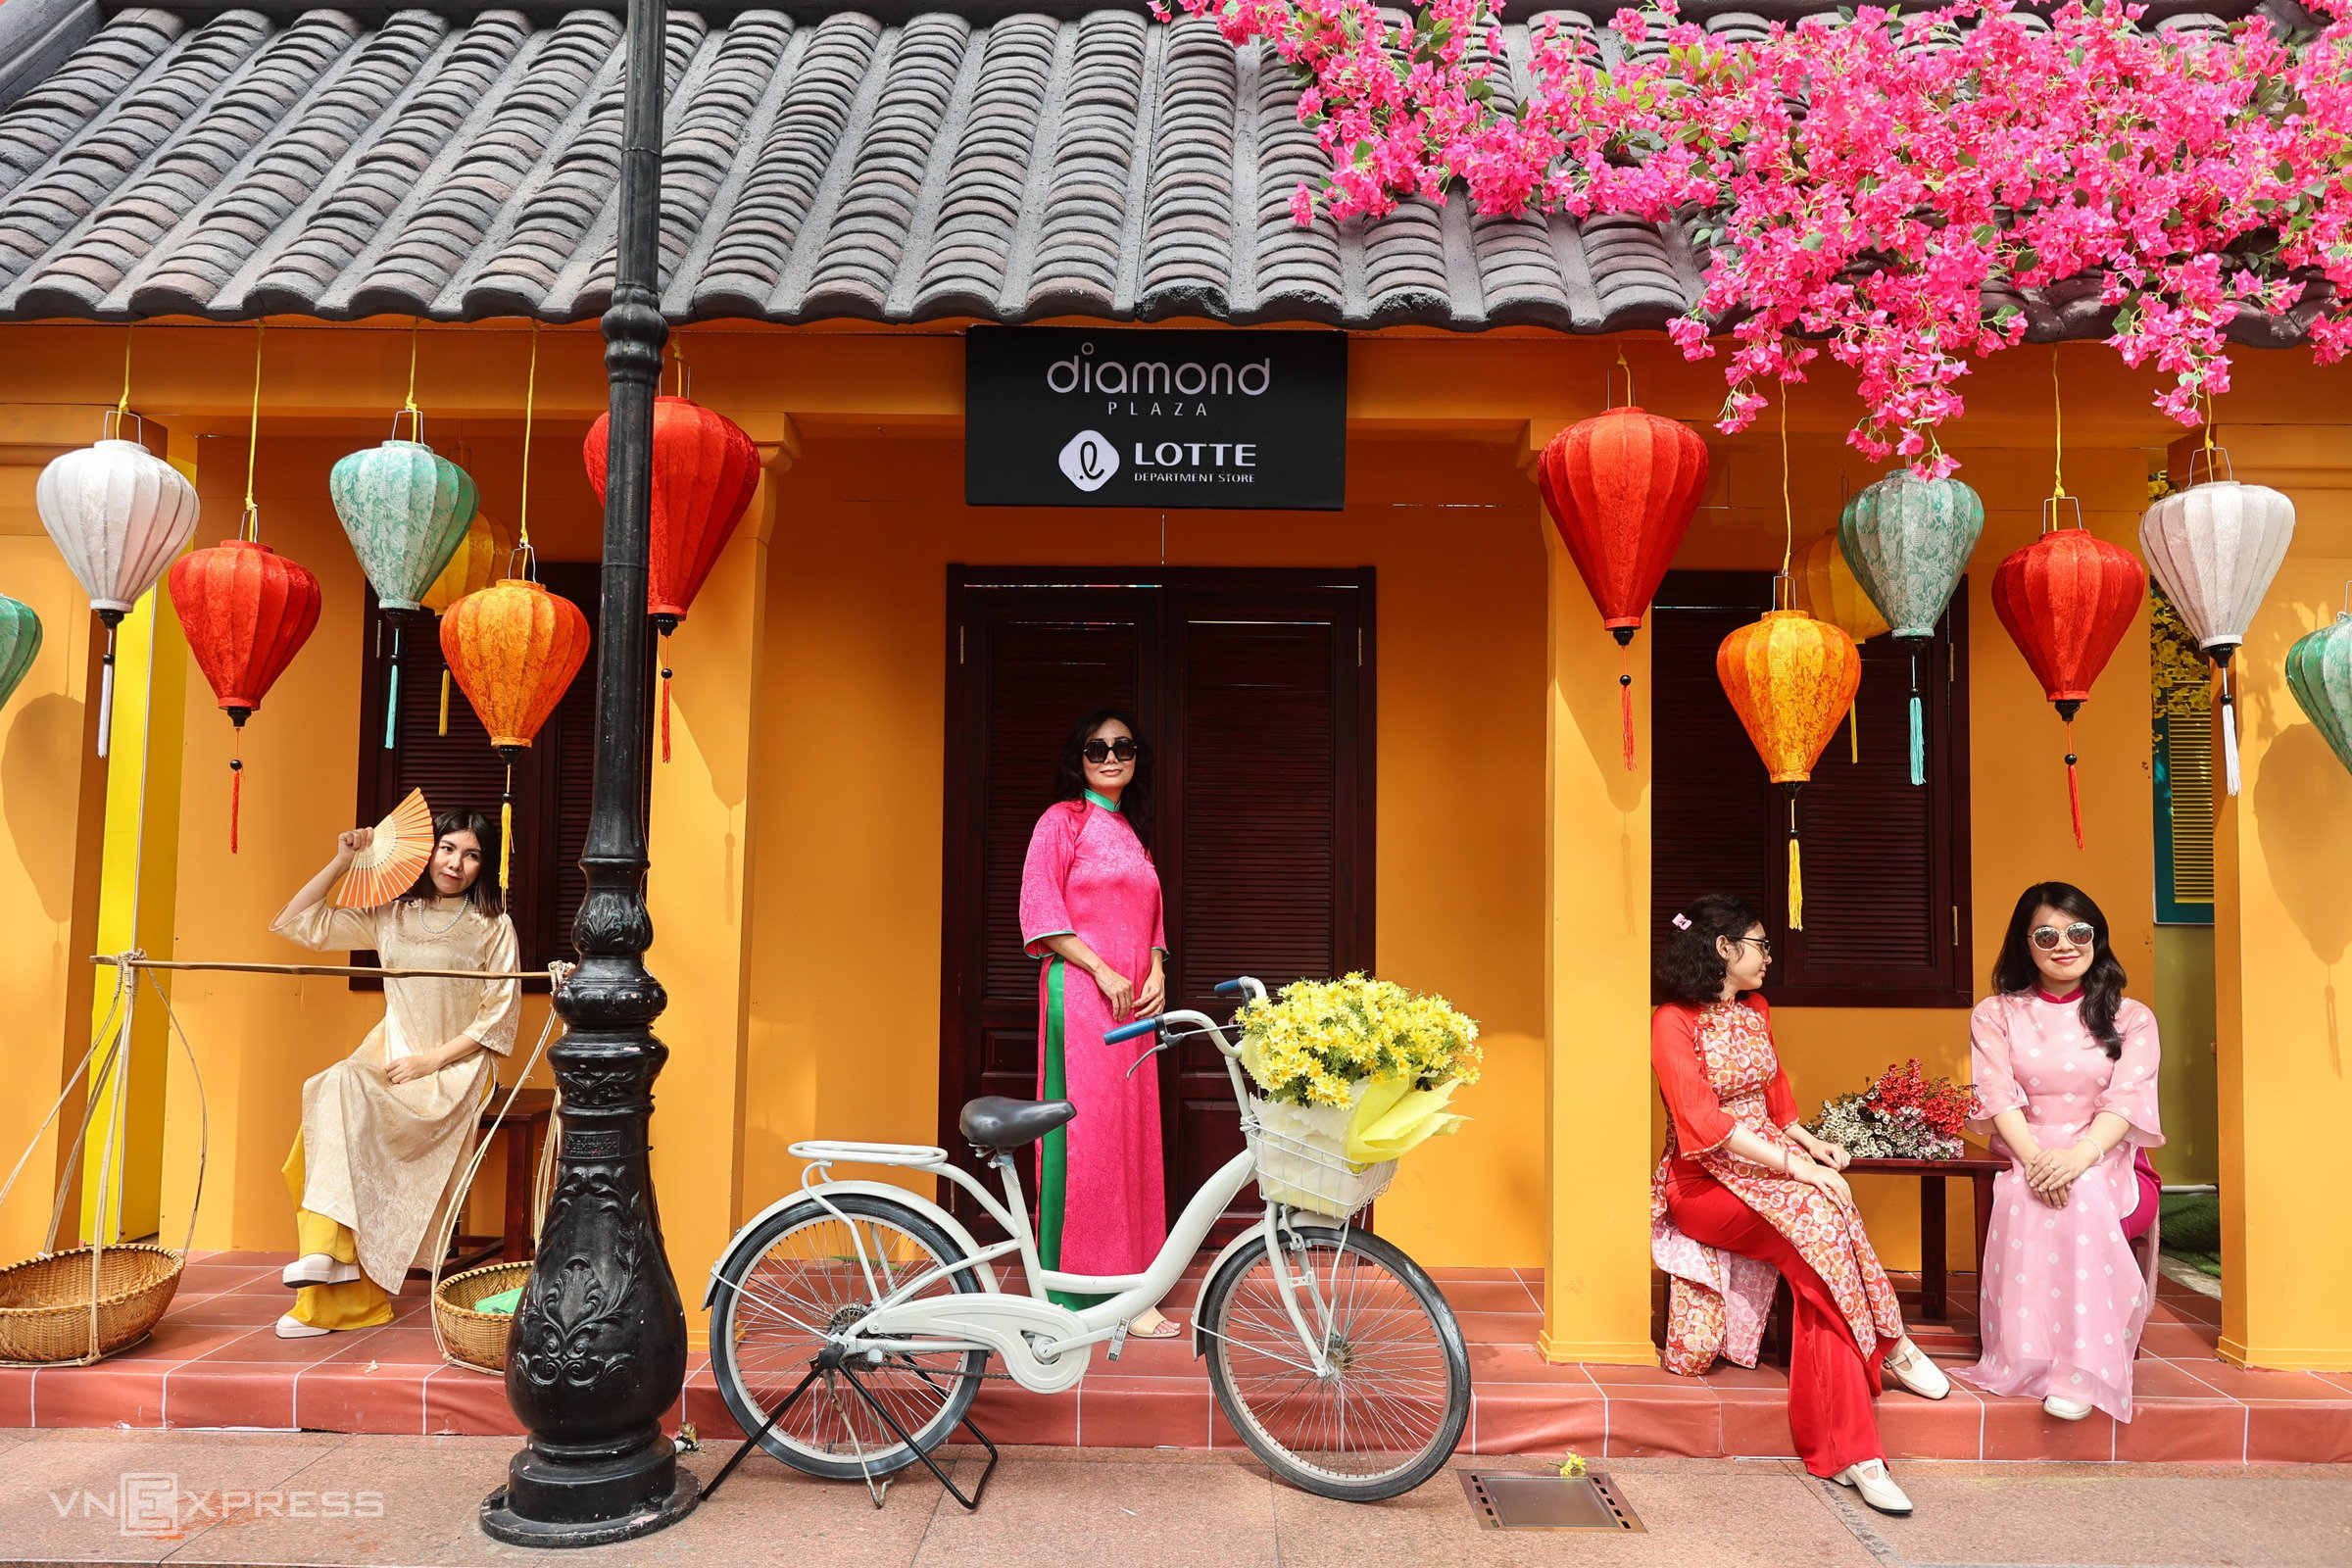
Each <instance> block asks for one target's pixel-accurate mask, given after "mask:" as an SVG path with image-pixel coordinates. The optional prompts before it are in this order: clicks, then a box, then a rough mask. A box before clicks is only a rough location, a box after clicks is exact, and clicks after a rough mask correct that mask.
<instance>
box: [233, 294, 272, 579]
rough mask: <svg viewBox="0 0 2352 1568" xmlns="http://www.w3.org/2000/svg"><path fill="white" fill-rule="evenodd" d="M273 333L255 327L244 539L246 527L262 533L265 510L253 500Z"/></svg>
mask: <svg viewBox="0 0 2352 1568" xmlns="http://www.w3.org/2000/svg"><path fill="white" fill-rule="evenodd" d="M269 330H270V326H269V323H268V322H266V321H256V322H254V323H253V414H252V417H251V418H250V419H249V420H248V421H247V424H246V428H245V515H244V516H243V518H241V519H240V520H239V522H238V525H237V531H238V533H239V534H240V535H242V534H243V533H244V531H245V524H246V523H248V522H250V523H252V524H253V531H254V534H255V536H256V538H257V539H258V538H259V536H260V534H261V531H262V526H261V518H260V515H259V514H260V512H261V508H260V506H259V505H257V504H256V503H255V501H254V499H253V476H254V465H255V464H256V462H257V461H258V460H259V459H260V457H261V451H262V342H263V336H264V334H265V333H267V332H268V331H269Z"/></svg>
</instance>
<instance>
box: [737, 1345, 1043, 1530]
mask: <svg viewBox="0 0 2352 1568" xmlns="http://www.w3.org/2000/svg"><path fill="white" fill-rule="evenodd" d="M841 1375H842V1377H843V1379H844V1380H846V1381H847V1382H848V1383H849V1385H850V1387H851V1388H852V1389H853V1390H855V1391H856V1392H857V1395H858V1397H859V1398H860V1399H863V1400H864V1401H865V1402H866V1405H867V1407H868V1408H869V1409H871V1410H872V1411H873V1412H874V1414H876V1415H878V1416H880V1417H881V1418H882V1423H883V1425H885V1426H887V1427H889V1428H890V1430H891V1432H892V1434H893V1435H894V1436H896V1437H897V1438H898V1440H899V1441H900V1442H901V1443H904V1444H905V1445H907V1447H909V1448H912V1449H913V1450H914V1456H915V1457H916V1458H917V1459H920V1460H922V1461H923V1468H924V1469H926V1470H928V1471H930V1472H931V1479H932V1480H934V1481H936V1482H938V1483H939V1484H940V1486H941V1487H942V1488H944V1489H945V1490H946V1492H947V1494H948V1495H949V1496H951V1497H954V1498H955V1499H956V1501H957V1502H958V1503H961V1504H962V1505H963V1511H964V1512H965V1513H977V1512H979V1511H980V1499H981V1498H982V1497H983V1496H985V1495H987V1493H988V1478H989V1477H990V1476H992V1475H994V1474H996V1471H997V1460H998V1458H999V1457H1000V1455H999V1454H998V1452H997V1446H996V1445H995V1444H994V1443H992V1442H990V1441H989V1437H988V1434H987V1433H985V1432H983V1431H981V1430H980V1429H979V1428H978V1427H977V1426H975V1425H973V1424H972V1418H971V1414H970V1412H968V1411H967V1412H965V1414H964V1415H963V1417H962V1418H961V1419H960V1420H958V1421H957V1422H956V1425H957V1426H960V1427H962V1428H963V1430H964V1431H966V1432H969V1433H970V1434H971V1435H972V1436H973V1437H974V1438H977V1439H978V1440H979V1442H980V1446H982V1447H983V1448H986V1449H987V1450H988V1463H987V1464H985V1465H983V1466H982V1467H981V1470H980V1480H979V1483H978V1484H977V1485H975V1486H974V1487H973V1488H972V1495H970V1496H968V1497H967V1496H965V1495H963V1493H962V1491H961V1490H959V1489H958V1488H957V1487H956V1483H955V1482H953V1481H950V1480H949V1479H948V1473H947V1472H946V1471H945V1470H942V1469H941V1468H940V1467H939V1465H938V1464H937V1463H936V1462H935V1461H933V1459H932V1457H931V1455H930V1454H929V1453H927V1452H925V1451H924V1450H923V1449H921V1448H917V1447H915V1446H914V1439H913V1437H912V1436H911V1435H909V1434H908V1432H907V1429H906V1428H905V1427H903V1426H901V1425H900V1424H899V1418H898V1417H897V1416H895V1415H892V1414H891V1413H890V1411H889V1410H888V1409H887V1408H885V1407H884V1406H883V1403H882V1401H881V1400H879V1399H877V1398H875V1397H874V1396H873V1393H872V1391H870V1390H869V1389H867V1388H866V1386H865V1384H864V1382H863V1381H862V1380H860V1379H859V1378H858V1374H857V1373H855V1372H853V1371H851V1370H850V1369H849V1368H848V1367H847V1366H844V1367H843V1368H842V1369H841ZM806 1386H807V1385H806V1384H804V1385H803V1387H806ZM705 1495H706V1496H707V1495H709V1494H707V1493H706V1494H705Z"/></svg>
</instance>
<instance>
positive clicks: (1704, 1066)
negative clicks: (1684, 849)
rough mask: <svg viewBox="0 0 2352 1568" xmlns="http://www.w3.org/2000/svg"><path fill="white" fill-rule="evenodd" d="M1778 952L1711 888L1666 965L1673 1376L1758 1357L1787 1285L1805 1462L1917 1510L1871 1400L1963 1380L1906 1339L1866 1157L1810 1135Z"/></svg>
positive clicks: (1670, 945) (1656, 1229) (1795, 1418)
mask: <svg viewBox="0 0 2352 1568" xmlns="http://www.w3.org/2000/svg"><path fill="white" fill-rule="evenodd" d="M1771 966H1772V943H1771V941H1770V939H1769V938H1767V937H1766V936H1765V934H1764V925H1763V922H1762V921H1760V920H1759V919H1757V918H1756V913H1755V911H1754V910H1753V909H1752V908H1750V907H1748V905H1747V903H1746V901H1745V900H1742V899H1739V898H1734V897H1732V896H1730V895H1727V894H1710V895H1709V896H1707V897H1706V898H1703V899H1700V900H1698V901H1697V902H1696V903H1694V904H1692V905H1691V906H1689V907H1687V908H1686V909H1685V910H1684V911H1683V912H1682V913H1679V914H1677V915H1676V916H1675V917H1674V929H1673V930H1672V931H1671V932H1670V933H1669V934H1668V936H1667V940H1666V943H1665V946H1664V947H1663V948H1662V949H1661V950H1660V952H1659V954H1658V959H1657V968H1656V980H1657V985H1658V989H1659V990H1660V992H1661V993H1663V994H1664V995H1666V996H1667V997H1670V998H1672V999H1673V1000H1671V1001H1669V1002H1667V1003H1666V1004H1665V1005H1663V1006H1661V1007H1659V1008H1658V1009H1657V1011H1656V1012H1655V1013H1653V1014H1652V1015H1651V1018H1650V1033H1649V1054H1650V1064H1651V1066H1652V1067H1653V1068H1654V1069H1655V1071H1656V1073H1657V1077H1658V1091H1659V1094H1660V1095H1661V1096H1662V1097H1663V1099H1664V1100H1665V1102H1666V1112H1667V1130H1666V1152H1665V1157H1664V1158H1662V1159H1661V1160H1660V1161H1659V1162H1658V1169H1657V1174H1656V1176H1655V1178H1654V1179H1653V1181H1652V1183H1651V1188H1650V1250H1651V1253H1652V1255H1653V1256H1654V1257H1655V1258H1656V1260H1657V1263H1658V1266H1659V1267H1660V1268H1662V1269H1664V1270H1665V1271H1666V1272H1667V1274H1668V1275H1669V1276H1670V1280H1671V1285H1670V1294H1669V1298H1668V1321H1667V1337H1666V1351H1665V1365H1666V1367H1667V1369H1668V1370H1669V1371H1673V1372H1681V1373H1685V1374H1688V1375H1691V1376H1696V1375H1697V1374H1699V1373H1701V1372H1704V1371H1706V1369H1707V1368H1708V1367H1709V1366H1711V1365H1713V1364H1714V1361H1715V1358H1716V1356H1718V1355H1723V1356H1726V1357H1728V1358H1729V1359H1731V1360H1734V1361H1737V1362H1739V1363H1740V1364H1741V1365H1743V1366H1753V1365H1755V1363H1756V1349H1757V1345H1758V1342H1759V1340H1760V1339H1761V1338H1762V1334H1763V1327H1764V1316H1765V1314H1766V1312H1767V1311H1769V1310H1770V1308H1771V1304H1772V1293H1773V1286H1774V1283H1775V1276H1776V1275H1778V1276H1780V1277H1784V1278H1786V1279H1787V1280H1788V1281H1789V1295H1790V1297H1791V1298H1792V1299H1793V1300H1794V1302H1795V1313H1794V1321H1793V1334H1792V1340H1793V1343H1792V1344H1791V1346H1790V1349H1789V1435H1790V1437H1791V1439H1792V1440H1793V1441H1794V1443H1795V1446H1796V1451H1797V1454H1798V1456H1799V1457H1800V1458H1802V1459H1803V1460H1804V1462H1805V1468H1806V1469H1807V1470H1809V1471H1811V1472H1812V1473H1813V1474H1815V1475H1817V1476H1824V1477H1827V1478H1829V1479H1830V1480H1833V1481H1836V1482H1838V1484H1839V1485H1841V1486H1847V1487H1851V1488H1853V1489H1854V1490H1855V1491H1856V1492H1857V1493H1858V1494H1859V1495H1861V1497H1862V1500H1863V1501H1864V1502H1866V1503H1868V1504H1869V1505H1870V1506H1871V1507H1873V1508H1876V1509H1877V1510H1878V1511H1879V1512H1881V1513H1887V1514H1897V1515H1900V1514H1907V1513H1909V1512H1910V1511H1911V1499H1910V1498H1909V1497H1908V1496H1906V1495H1904V1493H1903V1490H1902V1489H1901V1488H1900V1487H1899V1486H1897V1485H1896V1484H1895V1482H1894V1478H1893V1477H1892V1476H1891V1475H1889V1474H1888V1473H1887V1450H1886V1447H1885V1446H1884V1445H1883V1444H1882V1443H1881V1442H1880V1441H1879V1424H1878V1416H1877V1413H1876V1411H1875V1410H1874V1409H1873V1408H1872V1404H1871V1401H1872V1399H1873V1398H1874V1397H1876V1396H1877V1394H1878V1392H1879V1387H1880V1374H1881V1372H1882V1370H1883V1371H1885V1372H1887V1373H1890V1374H1892V1376H1893V1377H1894V1379H1895V1381H1896V1382H1898V1383H1900V1384H1901V1385H1902V1386H1903V1387H1904V1388H1906V1389H1909V1390H1910V1391H1911V1392H1912V1393H1914V1394H1917V1395H1920V1396H1922V1397H1926V1398H1931V1399H1940V1398H1942V1397H1944V1396H1945V1395H1946V1394H1949V1393H1950V1392H1951V1385H1950V1383H1949V1382H1948V1381H1946V1379H1945V1378H1944V1375H1943V1374H1942V1372H1941V1371H1939V1370H1937V1368H1936V1364H1935V1363H1934V1362H1933V1361H1931V1360H1929V1359H1928V1357H1927V1356H1926V1355H1925V1354H1924V1353H1922V1352H1921V1350H1920V1349H1919V1348H1918V1347H1917V1346H1915V1345H1913V1344H1912V1343H1911V1341H1910V1339H1909V1337H1908V1336H1907V1335H1905V1334H1904V1332H1903V1319H1902V1313H1901V1311H1900V1309H1899V1308H1898V1307H1897V1306H1896V1304H1895V1298H1894V1287H1893V1286H1892V1285H1891V1284H1890V1283H1888V1281H1887V1271H1886V1269H1885V1268H1883V1267H1882V1266H1881V1265H1880V1263H1879V1257H1878V1253H1877V1251H1876V1250H1873V1249H1872V1247H1871V1245H1870V1238H1869V1237H1868V1236H1867V1235H1866V1234H1864V1232H1863V1228H1862V1217H1861V1215H1860V1214H1859V1213H1858V1212H1856V1210H1855V1208H1854V1199H1853V1193H1852V1192H1851V1191H1850V1190H1849V1189H1848V1188H1847V1186H1846V1184H1845V1178H1844V1177H1842V1176H1840V1175H1839V1174H1838V1172H1839V1171H1841V1170H1842V1169H1844V1168H1845V1166H1846V1165H1847V1164H1848V1163H1850V1162H1851V1156H1850V1155H1849V1154H1848V1153H1847V1152H1846V1151H1845V1150H1843V1149H1842V1148H1840V1147H1838V1145H1836V1144H1829V1143H1824V1142H1822V1141H1821V1140H1820V1139H1817V1138H1815V1137H1814V1136H1813V1135H1812V1134H1811V1133H1809V1132H1807V1131H1806V1130H1805V1128H1804V1126H1803V1124H1802V1121H1801V1118H1800V1117H1799V1116H1798V1114H1797V1108H1796V1100H1795V1097H1794V1096H1793V1095H1791V1094H1790V1093H1789V1076H1788V1074H1787V1073H1785V1072H1784V1071H1782V1069H1781V1063H1780V1057H1779V1055H1778V1054H1776V1053H1775V1052H1774V1050H1773V1045H1772V1009H1771V1008H1770V1007H1769V1006H1767V1005H1766V1004H1765V1002H1764V999H1763V998H1762V997H1760V996H1758V995H1756V991H1757V988H1758V987H1760V986H1762V985H1763V983H1764V975H1765V972H1766V971H1767V970H1768V969H1770V968H1771Z"/></svg>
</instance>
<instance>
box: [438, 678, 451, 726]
mask: <svg viewBox="0 0 2352 1568" xmlns="http://www.w3.org/2000/svg"><path fill="white" fill-rule="evenodd" d="M440 733H442V734H444V735H446V734H448V733H449V671H448V670H446V669H444V670H443V671H441V730H440Z"/></svg>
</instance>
